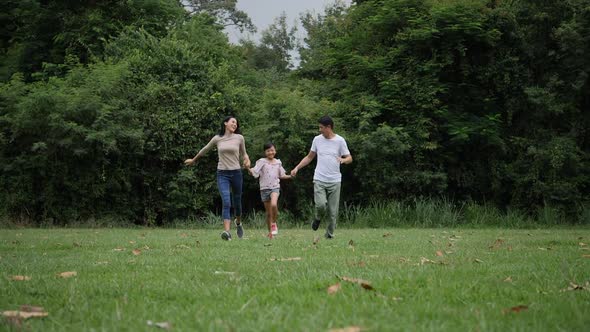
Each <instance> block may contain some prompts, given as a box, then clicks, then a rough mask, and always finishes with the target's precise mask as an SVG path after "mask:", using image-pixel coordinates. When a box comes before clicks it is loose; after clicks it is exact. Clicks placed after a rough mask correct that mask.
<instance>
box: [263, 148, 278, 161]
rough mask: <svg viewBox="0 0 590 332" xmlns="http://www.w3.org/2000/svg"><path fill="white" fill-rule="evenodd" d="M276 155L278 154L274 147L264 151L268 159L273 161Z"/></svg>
mask: <svg viewBox="0 0 590 332" xmlns="http://www.w3.org/2000/svg"><path fill="white" fill-rule="evenodd" d="M276 154H277V150H276V149H275V147H274V146H271V147H270V148H268V149H266V150H264V155H265V156H266V158H268V159H273V158H274V157H275V155H276Z"/></svg>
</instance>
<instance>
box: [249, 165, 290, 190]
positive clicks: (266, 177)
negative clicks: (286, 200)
mask: <svg viewBox="0 0 590 332" xmlns="http://www.w3.org/2000/svg"><path fill="white" fill-rule="evenodd" d="M252 175H254V177H255V178H259V179H258V181H259V183H260V190H265V189H278V188H281V185H280V182H281V179H280V178H279V177H281V176H285V175H286V172H285V169H284V168H283V164H282V163H281V161H280V160H279V159H274V160H273V161H272V162H271V161H270V160H268V158H260V159H258V160H256V165H255V166H254V168H252Z"/></svg>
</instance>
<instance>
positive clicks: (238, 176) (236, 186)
mask: <svg viewBox="0 0 590 332" xmlns="http://www.w3.org/2000/svg"><path fill="white" fill-rule="evenodd" d="M232 173H233V174H232V177H231V190H232V197H233V208H234V216H235V217H236V224H237V225H239V224H240V223H241V222H242V183H243V177H242V170H235V171H233V172H232Z"/></svg>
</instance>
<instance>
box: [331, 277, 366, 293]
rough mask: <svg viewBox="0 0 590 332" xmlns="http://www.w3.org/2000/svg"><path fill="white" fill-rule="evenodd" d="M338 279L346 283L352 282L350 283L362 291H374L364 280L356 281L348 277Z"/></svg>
mask: <svg viewBox="0 0 590 332" xmlns="http://www.w3.org/2000/svg"><path fill="white" fill-rule="evenodd" d="M339 278H340V280H342V281H348V282H352V283H355V284H359V285H361V287H363V288H364V289H368V290H374V288H373V286H371V284H370V283H369V282H368V281H366V280H363V279H357V278H349V277H339Z"/></svg>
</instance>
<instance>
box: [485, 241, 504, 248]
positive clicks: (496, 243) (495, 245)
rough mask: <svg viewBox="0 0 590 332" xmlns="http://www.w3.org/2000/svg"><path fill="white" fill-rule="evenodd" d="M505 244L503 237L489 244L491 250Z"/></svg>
mask: <svg viewBox="0 0 590 332" xmlns="http://www.w3.org/2000/svg"><path fill="white" fill-rule="evenodd" d="M503 244H504V240H502V239H496V241H494V243H493V244H492V245H491V246H489V248H490V249H491V250H496V249H500V247H501V246H502V245H503Z"/></svg>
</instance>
